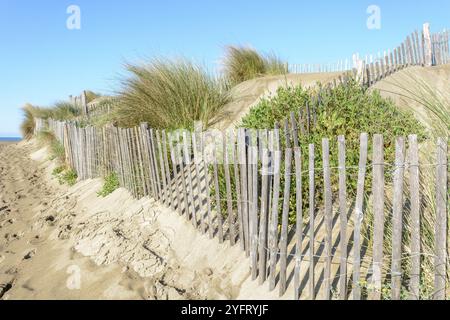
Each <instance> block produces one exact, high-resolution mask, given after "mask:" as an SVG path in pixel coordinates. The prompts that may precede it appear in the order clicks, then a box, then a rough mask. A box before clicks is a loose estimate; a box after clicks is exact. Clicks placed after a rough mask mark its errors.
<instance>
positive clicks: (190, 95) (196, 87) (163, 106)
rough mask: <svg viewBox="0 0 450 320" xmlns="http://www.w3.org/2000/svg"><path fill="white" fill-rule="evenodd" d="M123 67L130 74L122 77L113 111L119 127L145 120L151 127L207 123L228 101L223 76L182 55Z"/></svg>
mask: <svg viewBox="0 0 450 320" xmlns="http://www.w3.org/2000/svg"><path fill="white" fill-rule="evenodd" d="M126 68H127V71H128V72H129V73H130V76H129V77H128V78H126V79H124V80H123V81H122V84H123V87H122V90H121V92H120V98H119V100H118V102H117V105H116V107H115V113H114V120H115V121H116V122H117V123H118V124H119V125H120V126H123V127H132V126H136V125H139V124H140V123H142V122H147V123H148V124H149V125H150V127H153V128H165V129H178V128H192V127H193V124H194V122H195V121H202V122H203V124H204V125H205V126H209V125H211V124H213V123H214V122H215V121H218V120H219V119H220V118H221V116H223V113H222V110H223V107H224V106H225V105H226V104H227V103H228V102H229V101H230V95H229V93H228V87H227V84H226V83H225V82H224V81H223V80H221V79H219V78H217V77H214V76H212V75H210V74H209V73H208V72H207V71H205V70H204V69H203V68H201V67H200V66H198V65H195V64H194V63H192V62H189V61H187V60H184V59H180V60H161V59H154V60H152V61H150V63H148V64H146V65H132V64H128V65H127V66H126Z"/></svg>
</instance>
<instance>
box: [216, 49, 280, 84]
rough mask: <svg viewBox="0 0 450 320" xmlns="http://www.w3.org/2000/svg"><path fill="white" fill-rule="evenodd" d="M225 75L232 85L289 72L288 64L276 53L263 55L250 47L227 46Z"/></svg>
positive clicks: (224, 63)
mask: <svg viewBox="0 0 450 320" xmlns="http://www.w3.org/2000/svg"><path fill="white" fill-rule="evenodd" d="M225 50H226V53H225V58H224V62H223V65H224V71H225V77H226V78H227V79H228V80H229V81H230V83H231V84H232V85H237V84H239V83H241V82H244V81H247V80H250V79H254V78H258V77H262V76H265V75H279V74H287V73H288V68H287V64H286V63H284V62H283V61H281V60H280V59H279V58H278V57H276V56H275V55H273V54H272V55H262V54H260V53H258V52H257V51H256V50H254V49H252V48H248V47H236V46H228V47H226V49H225Z"/></svg>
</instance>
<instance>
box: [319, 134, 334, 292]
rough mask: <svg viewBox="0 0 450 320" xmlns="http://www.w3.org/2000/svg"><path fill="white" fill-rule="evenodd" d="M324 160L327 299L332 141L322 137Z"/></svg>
mask: <svg viewBox="0 0 450 320" xmlns="http://www.w3.org/2000/svg"><path fill="white" fill-rule="evenodd" d="M322 162H323V181H324V200H325V214H324V217H325V270H324V280H323V282H324V288H325V300H330V298H331V282H332V281H331V255H332V253H331V246H332V243H331V242H332V223H333V216H332V215H333V212H332V194H331V172H330V142H329V140H328V139H322Z"/></svg>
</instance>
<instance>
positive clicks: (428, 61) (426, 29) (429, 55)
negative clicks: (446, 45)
mask: <svg viewBox="0 0 450 320" xmlns="http://www.w3.org/2000/svg"><path fill="white" fill-rule="evenodd" d="M423 45H424V46H423V51H424V52H423V54H424V58H425V66H427V67H431V66H432V65H433V60H432V59H433V51H432V47H431V33H430V24H429V23H425V24H424V25H423Z"/></svg>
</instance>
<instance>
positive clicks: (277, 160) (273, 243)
mask: <svg viewBox="0 0 450 320" xmlns="http://www.w3.org/2000/svg"><path fill="white" fill-rule="evenodd" d="M273 159H274V165H273V199H272V214H271V220H270V229H269V250H270V261H269V289H270V290H271V291H272V290H274V289H275V284H276V283H275V273H276V264H277V256H278V246H277V244H278V200H279V197H280V164H281V151H280V150H274V154H273Z"/></svg>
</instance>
